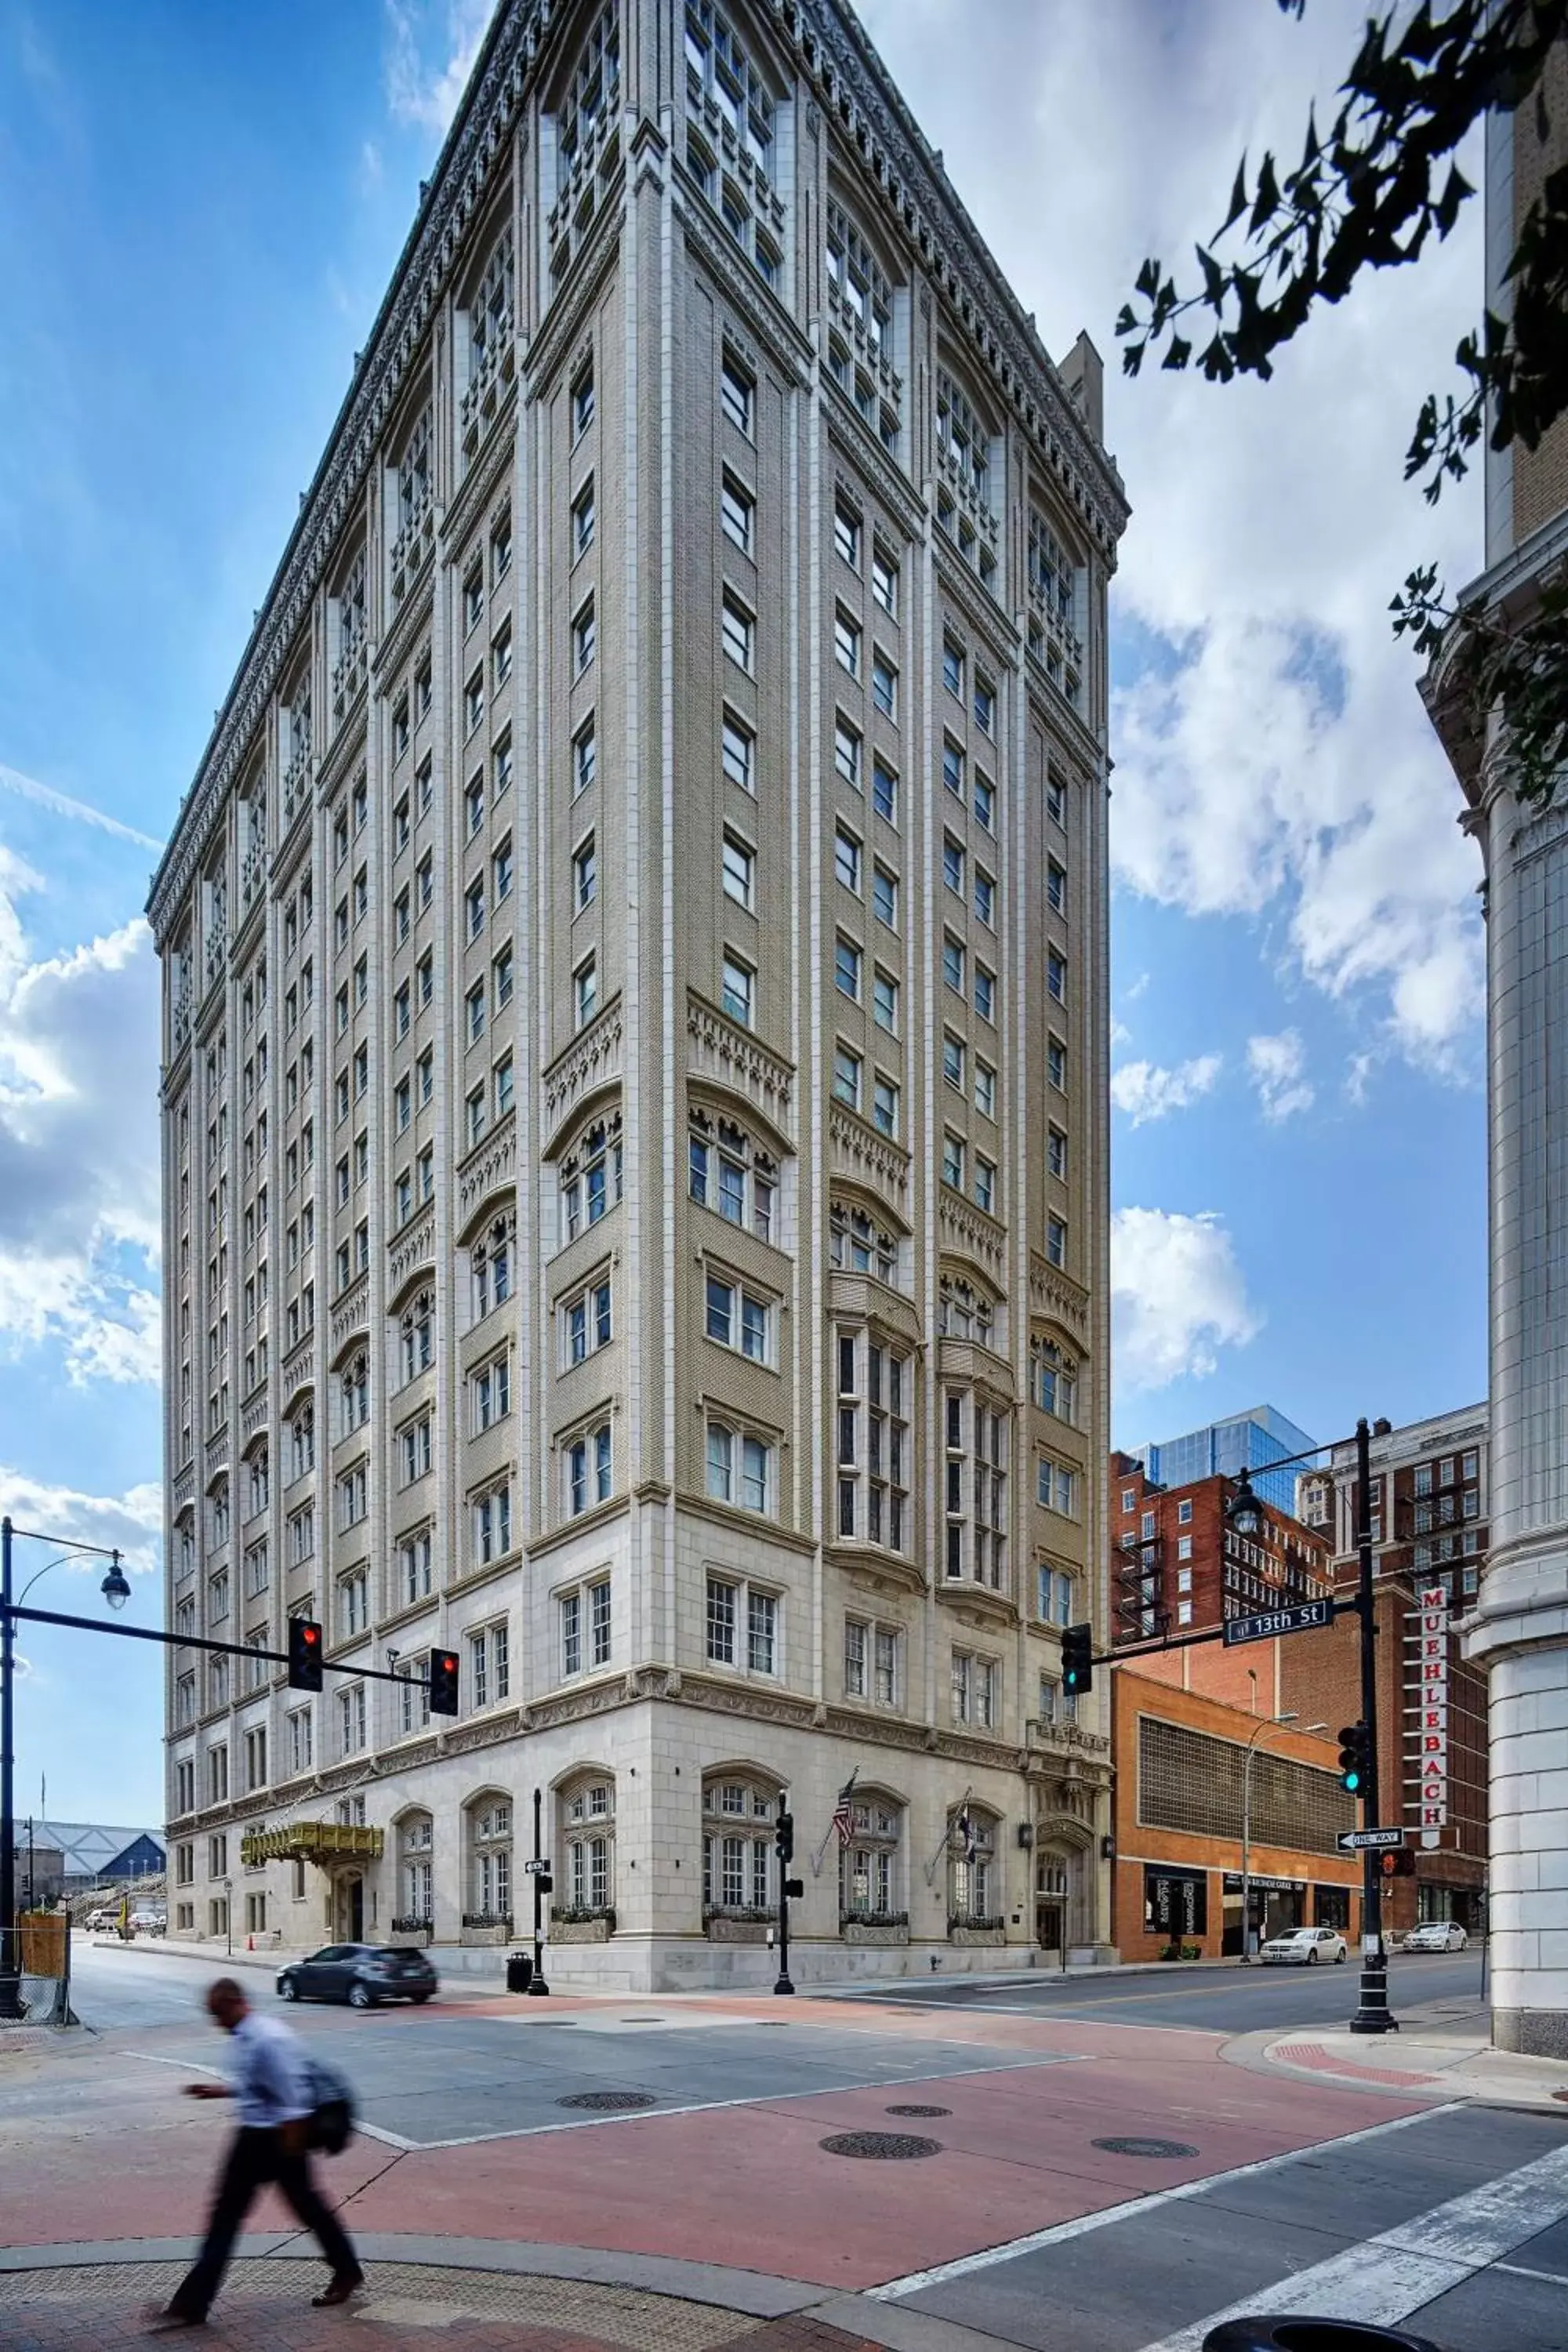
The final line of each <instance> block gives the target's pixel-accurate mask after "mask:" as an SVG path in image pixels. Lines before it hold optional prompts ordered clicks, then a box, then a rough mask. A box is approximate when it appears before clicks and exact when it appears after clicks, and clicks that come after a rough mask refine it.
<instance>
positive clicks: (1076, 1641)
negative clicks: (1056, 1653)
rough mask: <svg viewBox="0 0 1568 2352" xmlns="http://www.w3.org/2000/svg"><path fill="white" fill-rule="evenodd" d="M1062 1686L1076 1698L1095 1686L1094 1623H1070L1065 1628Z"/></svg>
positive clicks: (1063, 1636) (1063, 1634) (1063, 1633)
mask: <svg viewBox="0 0 1568 2352" xmlns="http://www.w3.org/2000/svg"><path fill="white" fill-rule="evenodd" d="M1062 1688H1063V1690H1065V1691H1067V1692H1068V1693H1070V1695H1071V1696H1073V1697H1074V1698H1077V1697H1078V1696H1079V1695H1080V1694H1081V1693H1082V1692H1084V1691H1087V1690H1092V1689H1093V1688H1094V1628H1093V1626H1092V1625H1068V1626H1066V1627H1064V1628H1063V1632H1062Z"/></svg>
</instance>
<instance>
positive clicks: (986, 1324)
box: [936, 1274, 1005, 1348]
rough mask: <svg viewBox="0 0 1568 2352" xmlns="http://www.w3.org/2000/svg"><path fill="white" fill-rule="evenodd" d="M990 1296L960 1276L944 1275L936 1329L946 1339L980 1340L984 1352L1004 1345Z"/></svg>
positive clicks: (938, 1299) (939, 1296)
mask: <svg viewBox="0 0 1568 2352" xmlns="http://www.w3.org/2000/svg"><path fill="white" fill-rule="evenodd" d="M998 1324H999V1318H998V1314H997V1310H996V1307H995V1304H994V1301H993V1299H992V1298H991V1297H990V1294H989V1293H988V1292H986V1291H984V1290H983V1289H981V1288H980V1286H979V1285H978V1284H977V1283H973V1282H966V1281H965V1280H964V1279H963V1276H961V1275H954V1274H944V1275H943V1276H942V1286H941V1289H940V1292H939V1295H938V1297H937V1307H936V1328H937V1329H938V1330H939V1331H940V1332H941V1334H942V1337H943V1339H978V1340H979V1342H980V1344H981V1346H982V1347H983V1348H1001V1347H1002V1346H1004V1345H1005V1339H1004V1335H1003V1333H1002V1332H1001V1331H1000V1329H999V1328H998Z"/></svg>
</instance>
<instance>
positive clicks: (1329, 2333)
mask: <svg viewBox="0 0 1568 2352" xmlns="http://www.w3.org/2000/svg"><path fill="white" fill-rule="evenodd" d="M1203 2352H1442V2347H1441V2346H1440V2345H1437V2344H1434V2343H1433V2342H1432V2340H1431V2338H1430V2337H1429V2336H1406V2335H1405V2334H1403V2333H1402V2332H1401V2330H1400V2329H1398V2328H1396V2327H1369V2326H1366V2325H1365V2323H1364V2322H1363V2321H1362V2320H1359V2319H1313V2318H1311V2317H1310V2315H1308V2314H1306V2313H1304V2312H1298V2313H1296V2314H1294V2315H1289V2314H1284V2313H1281V2314H1280V2315H1278V2316H1276V2315H1274V2314H1273V2313H1267V2314H1265V2315H1263V2316H1262V2317H1260V2318H1258V2319H1227V2320H1226V2322H1225V2323H1224V2325H1223V2326H1219V2327H1211V2328H1210V2330H1209V2332H1208V2334H1207V2335H1206V2336H1205V2337H1204V2345H1203Z"/></svg>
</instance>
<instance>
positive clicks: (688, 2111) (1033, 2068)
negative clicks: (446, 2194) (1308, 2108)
mask: <svg viewBox="0 0 1568 2352" xmlns="http://www.w3.org/2000/svg"><path fill="white" fill-rule="evenodd" d="M1094 2063H1095V2062H1094V2060H1093V2059H1092V2058H1089V2057H1087V2056H1085V2055H1084V2053H1082V2052H1080V2051H1064V2052H1063V2053H1060V2055H1058V2053H1055V2052H1054V2051H1053V2052H1052V2053H1051V2054H1050V2055H1049V2056H1048V2057H1039V2058H1026V2059H1025V2060H1023V2061H1022V2063H1019V2062H1018V2061H1016V2060H1015V2061H1014V2063H1012V2064H1011V2065H1007V2066H956V2067H954V2066H949V2067H945V2068H944V2069H943V2070H942V2073H940V2074H883V2075H877V2076H874V2077H873V2078H872V2079H871V2080H870V2081H865V2080H861V2081H860V2082H858V2083H824V2084H819V2085H811V2086H809V2087H808V2088H806V2089H805V2090H801V2091H757V2092H752V2093H751V2094H750V2095H746V2096H742V2097H741V2098H736V2099H697V2100H694V2101H693V2102H692V2103H691V2104H690V2105H689V2106H683V2107H644V2108H642V2109H641V2110H640V2111H639V2112H638V2113H637V2114H635V2115H624V2116H574V2117H573V2118H572V2119H571V2121H570V2122H563V2123H548V2124H520V2125H519V2126H517V2128H516V2129H515V2130H513V2131H494V2132H470V2133H468V2134H466V2135H465V2137H462V2138H461V2139H421V2140H413V2141H410V2142H409V2143H408V2145H409V2146H411V2147H421V2148H424V2147H479V2146H481V2145H482V2144H483V2143H484V2142H485V2141H487V2140H492V2139H540V2138H542V2137H544V2135H545V2134H546V2133H547V2132H570V2131H604V2130H605V2129H606V2128H613V2127H614V2126H616V2125H617V2124H657V2123H661V2122H663V2120H664V2119H665V2117H666V2116H708V2115H713V2114H715V2113H717V2112H718V2111H719V2110H720V2109H721V2108H724V2107H782V2106H789V2105H794V2103H795V2101H796V2100H797V2099H841V2098H844V2097H846V2096H847V2095H848V2094H849V2093H850V2092H852V2091H898V2090H907V2089H910V2088H912V2087H914V2086H915V2085H917V2084H921V2083H931V2084H937V2083H956V2082H962V2081H963V2080H964V2079H965V2078H967V2077H968V2076H970V2075H973V2074H1035V2073H1037V2072H1038V2070H1039V2069H1040V2068H1041V2067H1043V2066H1091V2065H1093V2064H1094Z"/></svg>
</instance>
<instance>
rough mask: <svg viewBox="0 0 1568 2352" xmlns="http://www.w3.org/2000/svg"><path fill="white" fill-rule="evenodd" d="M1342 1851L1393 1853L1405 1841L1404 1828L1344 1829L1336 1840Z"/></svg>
mask: <svg viewBox="0 0 1568 2352" xmlns="http://www.w3.org/2000/svg"><path fill="white" fill-rule="evenodd" d="M1334 1843H1335V1844H1336V1845H1337V1846H1338V1847H1339V1850H1340V1852H1341V1853H1394V1852H1395V1851H1396V1850H1397V1849H1398V1848H1399V1847H1400V1846H1402V1845H1403V1844H1404V1843H1405V1832H1404V1831H1403V1830H1402V1829H1387V1830H1342V1831H1341V1832H1340V1833H1339V1836H1338V1837H1337V1838H1336V1839H1335V1841H1334Z"/></svg>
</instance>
